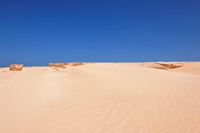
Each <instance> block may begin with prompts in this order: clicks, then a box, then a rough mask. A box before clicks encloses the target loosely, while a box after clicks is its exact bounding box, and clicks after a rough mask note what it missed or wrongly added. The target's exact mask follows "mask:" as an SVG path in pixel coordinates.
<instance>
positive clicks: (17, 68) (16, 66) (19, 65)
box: [9, 64, 23, 71]
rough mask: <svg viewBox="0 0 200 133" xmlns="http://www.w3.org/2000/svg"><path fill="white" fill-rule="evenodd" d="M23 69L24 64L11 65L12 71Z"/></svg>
mask: <svg viewBox="0 0 200 133" xmlns="http://www.w3.org/2000/svg"><path fill="white" fill-rule="evenodd" d="M22 69H23V64H11V65H10V69H9V70H10V71H21V70H22Z"/></svg>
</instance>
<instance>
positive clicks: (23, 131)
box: [0, 62, 200, 133]
mask: <svg viewBox="0 0 200 133" xmlns="http://www.w3.org/2000/svg"><path fill="white" fill-rule="evenodd" d="M22 68H23V69H22ZM0 107H1V109H0V133H200V62H146V63H58V64H55V63H51V64H49V66H47V67H26V66H23V65H18V66H16V65H11V66H10V68H8V67H7V68H0Z"/></svg>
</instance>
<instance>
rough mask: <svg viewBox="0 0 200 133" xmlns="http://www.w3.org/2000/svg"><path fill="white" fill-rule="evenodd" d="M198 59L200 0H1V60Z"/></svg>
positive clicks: (41, 62) (36, 62) (2, 62)
mask: <svg viewBox="0 0 200 133" xmlns="http://www.w3.org/2000/svg"><path fill="white" fill-rule="evenodd" d="M196 60H200V1H199V0H137V1H135V0H62V1H61V0H54V1H52V0H23V1H22V0H1V1H0V66H6V65H8V64H10V63H23V64H25V65H47V64H48V63H49V62H64V61H65V62H67V61H92V62H94V61H95V62H130V61H196Z"/></svg>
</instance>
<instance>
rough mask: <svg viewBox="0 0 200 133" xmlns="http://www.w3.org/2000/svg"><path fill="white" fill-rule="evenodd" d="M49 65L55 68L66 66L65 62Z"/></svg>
mask: <svg viewBox="0 0 200 133" xmlns="http://www.w3.org/2000/svg"><path fill="white" fill-rule="evenodd" d="M49 67H53V68H63V69H64V68H65V64H64V63H49Z"/></svg>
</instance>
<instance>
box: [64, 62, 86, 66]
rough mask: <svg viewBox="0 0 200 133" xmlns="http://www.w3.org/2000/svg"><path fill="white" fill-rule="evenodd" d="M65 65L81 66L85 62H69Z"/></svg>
mask: <svg viewBox="0 0 200 133" xmlns="http://www.w3.org/2000/svg"><path fill="white" fill-rule="evenodd" d="M64 64H65V65H69V66H80V65H83V64H84V63H83V62H69V63H64Z"/></svg>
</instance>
